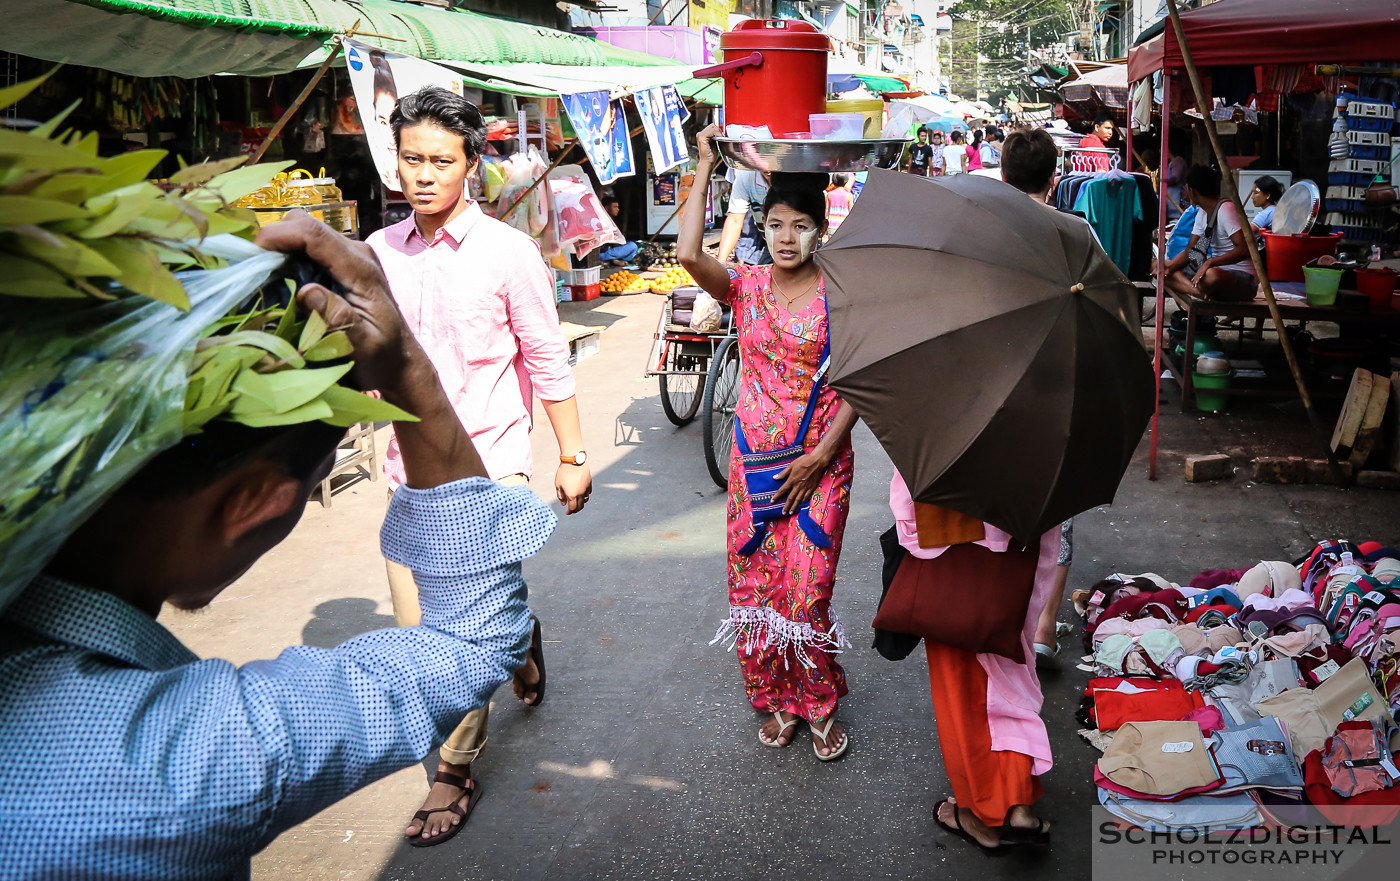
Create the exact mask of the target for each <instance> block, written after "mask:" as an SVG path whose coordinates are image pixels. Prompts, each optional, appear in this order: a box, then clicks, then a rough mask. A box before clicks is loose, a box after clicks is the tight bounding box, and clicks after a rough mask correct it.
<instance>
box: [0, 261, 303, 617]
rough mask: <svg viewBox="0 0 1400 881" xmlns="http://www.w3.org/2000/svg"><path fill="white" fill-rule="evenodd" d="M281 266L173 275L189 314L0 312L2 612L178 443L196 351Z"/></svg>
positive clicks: (135, 302) (61, 305)
mask: <svg viewBox="0 0 1400 881" xmlns="http://www.w3.org/2000/svg"><path fill="white" fill-rule="evenodd" d="M254 250H256V249H254ZM285 260H286V256H285V255H283V254H277V253H270V252H261V251H259V252H257V253H256V256H251V257H249V258H248V259H245V260H242V261H241V262H239V263H236V264H234V265H232V266H229V267H227V268H224V269H216V270H197V271H192V272H183V273H179V274H178V275H177V278H179V280H180V282H181V284H182V285H183V286H184V288H185V291H186V293H187V294H188V295H189V299H190V309H189V311H188V312H181V311H179V310H177V309H175V308H174V307H172V306H169V305H167V304H165V303H159V302H154V301H152V300H149V299H147V298H145V297H123V298H121V299H117V300H114V301H112V302H110V303H106V304H103V305H100V306H94V305H93V304H92V303H91V301H86V302H85V301H53V300H49V301H19V300H11V299H9V298H4V299H3V301H0V438H3V439H4V440H3V442H2V443H3V451H4V456H3V461H4V473H3V480H0V609H3V608H4V606H6V605H8V604H9V602H10V601H11V600H13V599H14V598H15V596H17V595H18V594H19V592H20V591H21V590H23V588H24V587H25V586H26V585H27V584H28V583H29V582H30V581H31V580H33V578H34V577H35V576H36V575H38V574H39V572H41V571H42V570H43V568H44V566H46V565H47V564H48V562H49V560H50V559H52V558H53V555H54V554H55V553H56V552H57V551H58V548H59V547H60V546H61V545H62V544H63V542H64V540H65V539H66V538H67V537H68V536H69V535H70V534H71V533H72V532H73V530H74V529H76V528H77V527H78V526H79V525H80V524H81V523H82V522H83V521H84V520H86V519H87V518H88V517H89V516H90V515H91V514H92V513H93V512H94V511H95V510H97V508H98V507H99V506H100V505H101V504H102V503H103V502H104V501H105V500H106V499H107V498H108V497H109V496H110V495H111V494H112V492H113V491H114V490H116V488H117V487H119V486H121V484H122V483H124V482H125V481H126V480H127V479H128V478H129V477H131V476H132V475H133V474H134V473H135V472H136V471H138V470H139V469H140V468H141V467H142V466H143V465H144V464H146V463H147V462H149V461H150V460H151V458H152V457H154V456H155V455H156V454H157V453H159V452H160V451H161V450H164V449H165V448H167V447H169V446H171V445H173V444H174V443H176V442H177V441H178V440H179V439H180V437H181V436H182V433H183V432H182V425H183V411H184V405H185V391H186V387H187V373H188V371H189V367H190V359H191V356H192V355H193V352H194V346H195V343H196V342H197V341H198V339H199V337H200V335H201V334H202V333H203V332H204V331H205V330H206V329H207V328H208V327H209V326H210V325H211V324H213V323H214V322H215V321H217V320H218V319H220V318H221V317H223V316H224V315H225V314H226V313H228V312H229V310H230V309H232V308H234V307H235V306H237V305H238V304H239V303H241V302H242V301H244V300H246V299H247V298H248V297H249V296H250V295H252V294H253V293H254V292H255V291H256V290H257V289H258V288H260V287H261V286H262V285H264V284H265V283H266V282H267V281H268V280H269V279H270V278H271V277H272V275H273V274H274V273H275V272H276V271H277V270H278V269H279V268H280V267H281V266H282V265H283V263H284V261H285Z"/></svg>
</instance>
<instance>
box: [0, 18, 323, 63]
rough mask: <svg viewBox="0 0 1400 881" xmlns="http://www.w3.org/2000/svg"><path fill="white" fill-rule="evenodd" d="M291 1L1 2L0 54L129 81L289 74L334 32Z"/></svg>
mask: <svg viewBox="0 0 1400 881" xmlns="http://www.w3.org/2000/svg"><path fill="white" fill-rule="evenodd" d="M294 5H295V6H297V7H300V8H302V9H305V8H306V6H305V4H303V3H300V2H295V0H264V2H255V0H5V4H4V12H5V23H4V25H3V26H0V50H4V51H6V52H13V53H15V54H17V55H28V56H30V57H32V58H41V59H43V60H45V61H57V62H67V63H71V64H82V65H86V66H88V67H101V68H105V69H107V70H113V71H116V72H118V73H124V74H129V75H131V76H162V75H165V76H181V77H197V76H209V75H211V74H215V73H236V74H243V75H246V76H267V75H270V74H274V73H285V72H286V71H289V70H294V69H295V68H296V66H297V64H298V62H300V61H301V59H303V58H305V57H306V55H307V54H308V53H310V52H314V51H316V49H317V48H319V47H320V46H321V45H322V44H324V42H325V41H326V40H327V39H328V38H329V37H330V35H331V34H332V32H333V31H334V27H333V26H332V25H330V24H328V23H324V22H321V21H319V20H317V19H316V18H315V17H314V16H306V15H303V16H300V17H296V18H292V17H287V16H284V15H280V14H277V13H279V12H282V11H284V10H286V9H289V8H291V7H293V6H294Z"/></svg>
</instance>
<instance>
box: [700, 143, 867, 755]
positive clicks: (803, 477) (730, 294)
mask: <svg viewBox="0 0 1400 881" xmlns="http://www.w3.org/2000/svg"><path fill="white" fill-rule="evenodd" d="M718 132H719V129H718V127H717V126H711V127H710V128H708V129H706V130H705V131H703V132H701V133H700V138H699V147H700V163H699V167H698V168H697V170H696V180H697V181H708V180H709V179H710V174H711V172H713V170H714V167H715V153H714V147H713V144H712V142H711V139H712V138H713V137H714V136H715V135H717V134H718ZM803 178H814V180H804V179H803ZM825 184H826V175H781V174H774V175H773V180H772V186H771V189H770V190H769V192H768V198H767V199H766V200H765V202H764V206H763V232H764V235H765V237H766V239H767V241H768V250H769V253H771V254H772V256H773V264H772V265H771V266H747V265H736V266H732V267H731V266H725V265H724V264H722V263H720V262H719V261H718V260H716V259H714V258H713V257H711V256H709V255H708V254H706V253H705V252H704V250H703V247H702V244H701V241H702V238H703V235H704V217H705V207H704V203H705V200H706V198H707V194H706V192H705V188H704V187H703V186H697V187H695V188H694V189H692V190H691V195H690V199H689V202H688V204H687V205H686V210H685V212H684V214H683V216H682V221H681V230H680V235H679V237H678V239H677V243H676V244H677V251H678V253H679V255H680V260H681V264H682V265H683V266H684V267H685V268H686V269H687V270H688V271H689V272H690V274H691V275H692V276H693V277H694V278H695V280H696V282H697V283H698V284H699V285H700V286H701V287H702V288H704V289H705V290H706V291H708V292H709V293H710V295H711V296H713V297H715V298H716V299H718V300H721V301H723V302H726V303H728V304H729V305H730V306H731V307H732V308H733V312H734V330H735V332H736V333H737V334H738V337H739V352H740V364H741V371H740V388H739V400H738V404H737V407H736V414H735V415H736V419H737V422H738V425H739V427H740V430H741V431H742V432H743V436H744V439H745V441H746V442H747V444H748V446H749V448H750V449H751V450H752V451H753V452H754V453H760V452H766V451H771V450H779V449H782V448H784V447H788V446H792V445H795V444H798V443H801V444H802V446H803V448H804V450H805V452H804V453H803V454H802V455H801V456H800V457H799V458H797V459H796V460H794V461H793V462H792V463H791V464H790V465H788V466H787V467H786V468H785V469H784V470H783V471H781V472H780V473H779V475H778V477H779V478H780V479H781V480H782V487H781V489H780V490H779V491H778V494H777V498H779V499H783V500H784V502H783V509H782V510H783V514H785V515H790V516H786V517H784V518H782V519H778V520H774V521H772V522H770V523H768V524H766V525H759V526H757V527H756V526H755V523H754V519H753V512H752V507H751V505H750V499H749V494H748V491H747V487H746V485H745V481H744V476H743V475H744V467H743V464H742V461H741V459H740V451H739V449H738V446H737V445H736V447H735V450H734V453H733V455H732V458H731V461H730V472H729V473H730V479H729V528H728V582H729V616H728V618H726V619H725V621H724V623H723V625H721V627H720V630H719V633H718V634H716V636H715V642H724V643H725V644H726V645H727V646H729V647H733V648H736V649H737V650H738V655H739V663H740V665H741V666H742V668H743V671H744V687H745V690H746V691H747V692H748V696H749V700H750V701H751V702H752V703H753V706H754V709H756V710H758V711H759V712H762V713H767V714H769V718H768V719H766V720H765V721H764V723H763V727H762V728H761V729H760V730H759V734H758V737H759V740H760V741H762V742H763V744H764V745H765V746H772V747H783V746H787V745H788V744H789V743H791V742H792V739H793V735H794V734H795V733H796V730H795V729H796V727H797V725H798V723H799V722H801V721H803V720H806V721H807V722H808V723H809V725H810V727H811V731H812V749H813V751H814V752H816V754H817V758H819V759H821V760H822V761H831V760H832V759H836V758H839V757H840V756H841V755H843V754H844V753H845V751H846V747H847V746H848V745H849V741H848V739H847V738H846V734H845V731H843V730H842V728H841V726H840V725H838V724H837V723H836V706H837V702H838V701H839V700H840V699H841V697H842V696H844V695H845V694H846V674H845V672H844V671H843V670H842V669H841V665H840V664H838V663H837V662H836V657H835V656H836V655H837V654H838V653H839V652H840V651H841V648H842V647H843V646H846V645H848V643H847V642H846V639H845V634H844V632H843V630H842V627H841V622H840V620H839V619H838V618H837V617H836V613H835V612H834V611H832V608H831V593H832V588H833V586H834V585H835V581H836V562H837V559H838V558H839V557H840V555H841V537H842V533H843V532H844V531H845V527H846V514H847V511H848V510H849V508H850V491H851V474H852V470H853V466H854V456H853V454H852V452H851V428H852V427H853V426H854V425H855V421H856V417H855V412H854V411H853V410H852V409H851V408H850V406H849V405H848V404H846V403H845V402H844V401H842V400H841V399H840V398H839V397H838V396H837V395H836V393H835V392H833V391H832V390H831V388H830V386H828V385H827V384H825V383H824V382H823V383H822V384H821V386H820V390H819V392H818V395H817V399H816V405H815V408H814V411H813V414H812V417H811V422H810V427H809V429H808V431H807V433H806V436H805V437H801V438H799V437H798V433H799V431H798V430H799V428H800V426H801V424H802V420H803V414H804V411H805V410H806V409H807V405H808V400H809V399H810V397H811V395H812V389H813V386H814V384H815V383H816V381H817V379H818V376H819V373H818V371H819V367H820V366H821V363H822V359H823V353H824V351H825V350H826V346H827V315H826V296H825V290H824V287H823V283H822V277H821V272H820V270H819V269H818V267H817V265H816V264H815V263H814V262H812V251H813V249H814V248H815V246H816V243H817V242H818V241H819V240H820V237H821V234H822V232H823V230H824V227H825V225H826V224H825V207H826V206H825V198H824V195H823V190H824V187H825Z"/></svg>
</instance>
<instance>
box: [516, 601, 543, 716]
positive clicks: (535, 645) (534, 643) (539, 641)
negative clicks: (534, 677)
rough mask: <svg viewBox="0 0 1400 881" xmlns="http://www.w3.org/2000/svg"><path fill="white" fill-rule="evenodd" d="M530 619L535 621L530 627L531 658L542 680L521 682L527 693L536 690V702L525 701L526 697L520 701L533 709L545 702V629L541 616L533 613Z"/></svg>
mask: <svg viewBox="0 0 1400 881" xmlns="http://www.w3.org/2000/svg"><path fill="white" fill-rule="evenodd" d="M530 620H531V621H533V622H534V624H533V626H531V628H530V660H532V661H534V662H535V669H537V670H539V671H540V681H539V682H536V683H535V684H534V685H533V686H529V685H525V683H523V682H522V683H521V687H522V688H523V689H524V690H525V693H526V694H528V693H529V692H530V691H531V690H533V691H534V692H535V702H534V703H533V704H530V703H525V701H524V699H522V700H521V701H520V702H521V703H522V704H525V706H527V707H529V708H530V709H532V710H533V709H535V708H536V707H538V706H539V705H540V704H542V703H544V631H542V630H541V629H540V619H539V618H536V617H535V616H534V615H531V616H530Z"/></svg>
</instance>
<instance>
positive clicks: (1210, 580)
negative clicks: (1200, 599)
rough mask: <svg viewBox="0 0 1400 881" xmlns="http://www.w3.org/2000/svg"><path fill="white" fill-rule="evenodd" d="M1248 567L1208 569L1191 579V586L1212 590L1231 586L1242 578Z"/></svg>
mask: <svg viewBox="0 0 1400 881" xmlns="http://www.w3.org/2000/svg"><path fill="white" fill-rule="evenodd" d="M1246 571H1248V570H1246V569H1207V570H1205V571H1204V572H1200V573H1198V574H1197V575H1196V577H1195V578H1192V579H1191V582H1190V586H1191V587H1199V588H1201V589H1203V590H1210V589H1211V588H1213V587H1229V586H1230V585H1232V584H1234V583H1235V582H1237V581H1239V580H1240V576H1241V575H1244V573H1245V572H1246Z"/></svg>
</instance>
